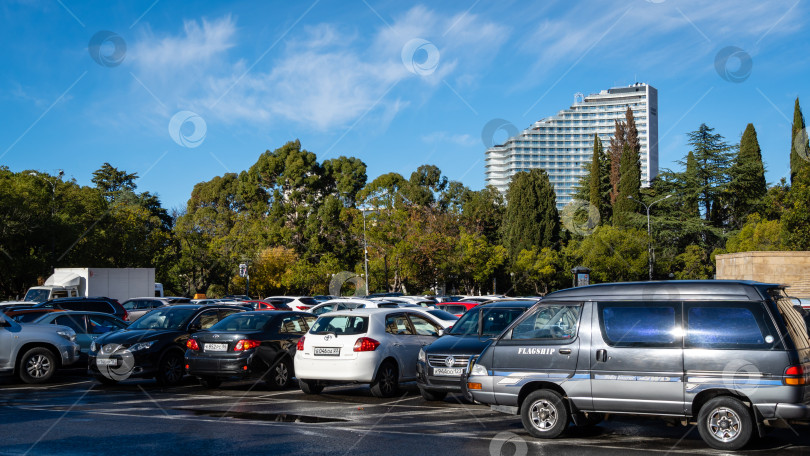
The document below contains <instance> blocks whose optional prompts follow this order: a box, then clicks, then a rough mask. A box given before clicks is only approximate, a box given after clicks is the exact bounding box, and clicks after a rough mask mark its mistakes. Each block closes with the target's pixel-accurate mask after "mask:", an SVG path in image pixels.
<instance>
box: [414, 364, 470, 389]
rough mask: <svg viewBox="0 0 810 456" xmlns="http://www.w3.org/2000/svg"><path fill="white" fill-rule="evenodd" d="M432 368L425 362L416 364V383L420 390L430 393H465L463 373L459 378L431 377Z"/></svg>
mask: <svg viewBox="0 0 810 456" xmlns="http://www.w3.org/2000/svg"><path fill="white" fill-rule="evenodd" d="M430 370H431V368H430V367H429V366H427V365H426V364H425V363H424V362H422V361H419V362H417V363H416V383H417V384H418V385H419V387H420V388H422V389H425V390H430V391H446V392H448V393H460V392H462V391H463V388H462V385H463V373H462V375H459V376H443V375H430Z"/></svg>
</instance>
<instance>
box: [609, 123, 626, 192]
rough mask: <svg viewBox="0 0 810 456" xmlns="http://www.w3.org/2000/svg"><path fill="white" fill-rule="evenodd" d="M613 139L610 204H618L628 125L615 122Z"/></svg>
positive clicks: (611, 142)
mask: <svg viewBox="0 0 810 456" xmlns="http://www.w3.org/2000/svg"><path fill="white" fill-rule="evenodd" d="M613 124H614V131H613V137H612V138H610V148H609V150H610V154H609V155H610V204H611V205H612V204H615V203H616V198H618V197H619V179H620V176H621V161H622V154H623V153H624V143H625V137H626V128H625V127H626V125H625V123H624V122H622V121H621V120H614V121H613Z"/></svg>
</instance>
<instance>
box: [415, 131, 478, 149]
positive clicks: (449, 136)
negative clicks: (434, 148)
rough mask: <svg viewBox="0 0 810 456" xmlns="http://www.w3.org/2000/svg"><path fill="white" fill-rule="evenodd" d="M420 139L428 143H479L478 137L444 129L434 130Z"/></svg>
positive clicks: (472, 144)
mask: <svg viewBox="0 0 810 456" xmlns="http://www.w3.org/2000/svg"><path fill="white" fill-rule="evenodd" d="M422 141H424V142H426V143H428V144H436V143H451V144H457V145H459V146H464V147H471V146H478V145H480V144H481V141H480V139H476V138H473V137H472V136H470V135H468V134H457V133H449V132H446V131H436V132H433V133H430V134H428V135H424V136H422Z"/></svg>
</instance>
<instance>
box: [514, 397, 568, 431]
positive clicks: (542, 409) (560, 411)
mask: <svg viewBox="0 0 810 456" xmlns="http://www.w3.org/2000/svg"><path fill="white" fill-rule="evenodd" d="M568 418H569V416H568V410H567V409H566V408H565V403H564V402H563V399H562V397H560V395H559V394H557V393H556V392H554V391H551V390H538V391H535V392H533V393H531V394H529V395H528V396H527V397H526V399H524V400H523V403H522V404H521V405H520V419H521V421H523V427H524V428H526V430H527V431H529V434H531V435H533V436H535V437H540V438H541V439H553V438H555V437H558V436H559V435H560V434H562V433H563V431H564V430H565V428H566V427H568Z"/></svg>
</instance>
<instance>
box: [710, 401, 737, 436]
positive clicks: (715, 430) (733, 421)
mask: <svg viewBox="0 0 810 456" xmlns="http://www.w3.org/2000/svg"><path fill="white" fill-rule="evenodd" d="M707 424H708V426H709V432H711V433H712V435H713V436H714V438H716V439H717V440H719V441H721V442H730V441H732V440H734V439H736V438H737V436H738V435H740V428H741V423H740V416H739V415H737V412H735V411H734V410H731V409H728V408H725V407H721V408H716V409H714V410H712V413H711V414H710V415H709V417H708V418H707Z"/></svg>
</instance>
